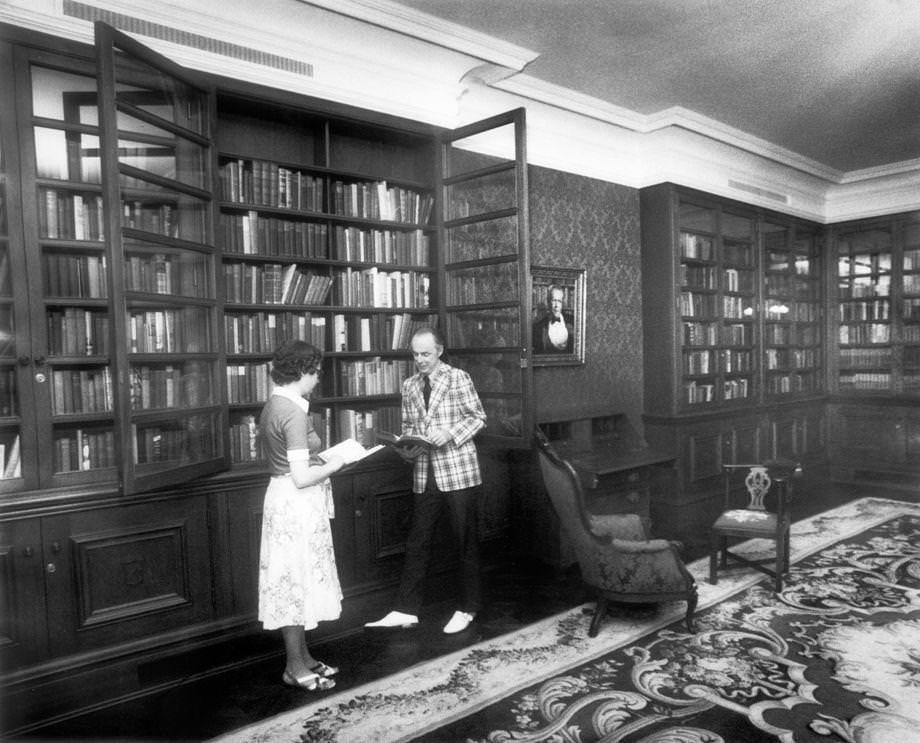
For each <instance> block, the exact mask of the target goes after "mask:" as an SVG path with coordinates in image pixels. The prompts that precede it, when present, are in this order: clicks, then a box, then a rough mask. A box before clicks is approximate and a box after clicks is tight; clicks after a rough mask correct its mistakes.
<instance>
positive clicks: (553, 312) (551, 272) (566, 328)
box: [530, 266, 585, 366]
mask: <svg viewBox="0 0 920 743" xmlns="http://www.w3.org/2000/svg"><path fill="white" fill-rule="evenodd" d="M530 275H531V283H532V286H533V298H532V304H531V306H532V307H533V317H532V319H531V347H532V348H533V363H534V366H566V365H570V364H584V363H585V269H583V268H549V267H546V266H531V268H530Z"/></svg>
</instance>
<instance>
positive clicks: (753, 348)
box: [640, 183, 826, 542]
mask: <svg viewBox="0 0 920 743" xmlns="http://www.w3.org/2000/svg"><path fill="white" fill-rule="evenodd" d="M640 199H641V201H640V203H641V209H642V211H641V222H642V240H643V243H642V280H643V324H644V344H645V346H644V354H645V434H646V438H647V439H648V441H649V443H650V444H651V445H652V446H654V447H657V448H663V449H666V450H672V451H674V452H676V454H677V473H678V482H677V487H676V488H674V489H673V490H672V491H670V492H669V493H668V494H667V495H666V496H665V497H664V498H663V499H662V500H661V502H660V503H658V504H657V505H656V504H655V502H654V501H653V512H652V518H653V520H654V521H655V522H656V523H661V524H663V525H666V527H665V528H666V529H667V530H668V532H667V536H672V537H675V538H679V539H683V540H685V541H688V542H694V541H697V542H698V541H700V539H701V536H700V535H704V534H705V533H706V531H707V530H708V526H709V523H711V520H712V517H714V515H715V513H716V511H717V504H718V503H719V502H720V499H721V467H722V464H724V463H743V462H751V461H759V460H761V459H766V458H770V457H774V456H790V457H793V458H796V459H805V460H807V463H808V464H818V463H820V462H822V460H823V458H824V444H825V423H824V403H825V393H826V388H825V376H826V361H825V334H824V327H825V314H824V301H825V293H824V286H823V284H824V276H825V274H824V271H825V265H826V264H825V263H824V261H823V260H822V245H823V233H822V231H821V229H820V226H819V225H815V224H812V223H809V222H805V221H803V220H799V219H795V218H793V217H789V216H787V215H782V214H778V213H775V212H772V211H769V210H765V209H760V208H756V207H752V206H750V205H747V204H742V203H739V202H735V201H730V200H728V199H722V198H718V197H714V196H710V195H707V194H702V193H699V192H697V191H693V190H691V189H686V188H682V187H678V186H675V185H672V184H666V183H665V184H660V185H656V186H651V187H649V188H645V189H643V190H642V191H641V193H640ZM659 516H660V517H662V518H659Z"/></svg>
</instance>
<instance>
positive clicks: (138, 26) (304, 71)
mask: <svg viewBox="0 0 920 743" xmlns="http://www.w3.org/2000/svg"><path fill="white" fill-rule="evenodd" d="M64 15H67V16H70V17H71V18H79V19H80V20H84V21H90V22H93V21H103V22H104V23H108V24H109V25H110V26H112V27H113V28H117V29H118V30H120V31H129V32H131V33H135V34H140V35H141V36H149V37H150V38H153V39H162V40H163V41H169V42H171V43H173V44H180V45H181V46H187V47H191V48H192V49H200V50H202V51H204V52H210V53H212V54H220V55H221V56H224V57H231V58H232V59H239V60H242V61H243V62H250V63H252V64H257V65H262V66H263V67H271V68H273V69H276V70H283V71H285V72H293V73H295V74H297V75H304V76H305V77H313V65H312V64H310V63H309V62H303V61H301V60H298V59H290V58H288V57H279V56H278V55H277V54H269V53H268V52H263V51H260V50H259V49H252V48H250V47H247V46H240V45H239V44H230V43H228V42H226V41H220V40H219V39H212V38H210V37H208V36H201V35H199V34H192V33H189V32H188V31H181V30H180V29H178V28H173V27H172V26H164V25H162V24H160V23H151V22H150V21H145V20H143V19H141V18H134V17H133V16H129V15H124V14H122V13H113V12H112V11H110V10H103V9H102V8H96V7H94V6H92V5H87V4H86V3H78V2H75V0H64Z"/></svg>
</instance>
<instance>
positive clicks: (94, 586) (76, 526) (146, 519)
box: [42, 496, 212, 655]
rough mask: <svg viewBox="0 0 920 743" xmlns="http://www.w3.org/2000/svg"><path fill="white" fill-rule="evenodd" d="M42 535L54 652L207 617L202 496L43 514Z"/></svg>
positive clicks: (208, 578)
mask: <svg viewBox="0 0 920 743" xmlns="http://www.w3.org/2000/svg"><path fill="white" fill-rule="evenodd" d="M42 535H43V537H44V563H45V571H46V591H47V600H48V606H49V607H50V608H51V610H50V612H49V616H48V621H49V643H50V646H51V647H50V649H51V652H52V654H54V655H64V654H69V653H74V652H81V651H88V650H92V649H96V648H102V647H107V646H111V645H115V644H117V643H120V642H131V641H143V640H144V639H145V638H149V637H150V636H152V635H154V634H157V633H162V632H170V631H173V630H175V629H176V628H178V627H187V626H190V625H192V624H195V623H196V622H202V621H205V620H207V619H209V618H211V614H212V609H211V574H210V553H209V548H208V545H209V536H208V518H207V508H206V499H205V497H204V496H196V497H191V498H184V499H176V500H170V501H159V502H151V503H142V504H137V505H131V506H119V507H117V508H106V509H98V510H92V511H77V512H74V513H71V514H67V515H62V516H54V517H48V518H46V519H44V520H43V523H42Z"/></svg>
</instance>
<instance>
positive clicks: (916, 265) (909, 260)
mask: <svg viewBox="0 0 920 743" xmlns="http://www.w3.org/2000/svg"><path fill="white" fill-rule="evenodd" d="M901 265H902V266H903V267H904V270H905V271H920V249H918V250H905V251H904V259H903V260H902V262H901Z"/></svg>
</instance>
